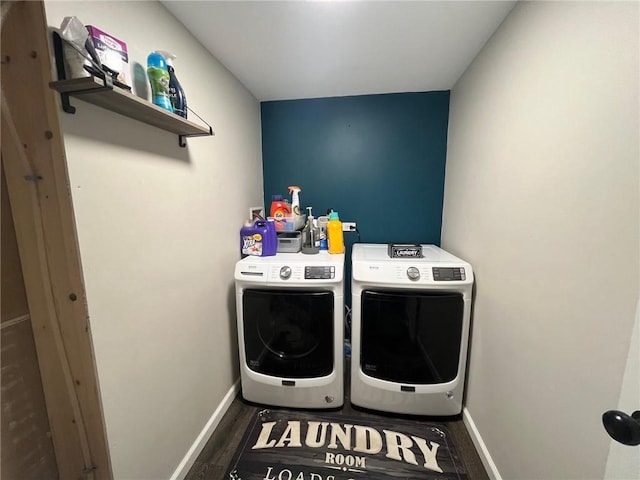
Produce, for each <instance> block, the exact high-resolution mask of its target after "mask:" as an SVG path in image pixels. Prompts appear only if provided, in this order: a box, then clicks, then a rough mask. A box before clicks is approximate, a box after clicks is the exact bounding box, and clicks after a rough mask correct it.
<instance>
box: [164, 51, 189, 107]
mask: <svg viewBox="0 0 640 480" xmlns="http://www.w3.org/2000/svg"><path fill="white" fill-rule="evenodd" d="M158 53H159V54H160V55H162V56H163V57H164V59H165V60H166V61H167V70H168V71H169V99H170V100H171V106H172V107H173V113H175V114H176V115H180V116H181V117H183V118H187V96H186V95H185V94H184V90H183V89H182V85H180V82H179V81H178V77H177V76H176V69H175V68H174V66H173V61H174V60H175V59H176V58H177V57H176V56H175V55H174V54H173V53H171V52H167V51H165V50H158Z"/></svg>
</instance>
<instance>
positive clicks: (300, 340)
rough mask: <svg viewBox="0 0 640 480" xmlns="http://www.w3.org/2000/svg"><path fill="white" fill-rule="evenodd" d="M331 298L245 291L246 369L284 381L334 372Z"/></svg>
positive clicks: (301, 292) (323, 293) (306, 293)
mask: <svg viewBox="0 0 640 480" xmlns="http://www.w3.org/2000/svg"><path fill="white" fill-rule="evenodd" d="M333 309H334V299H333V292H330V291H311V290H257V289H255V290H254V289H247V290H244V292H243V295H242V310H243V311H242V321H243V328H244V344H245V358H246V364H247V366H248V367H249V368H250V369H251V370H253V371H255V372H258V373H262V374H265V375H270V376H276V377H287V378H313V377H319V376H324V375H330V374H331V372H332V371H333V368H334V352H333V330H334V329H333V322H334V312H333Z"/></svg>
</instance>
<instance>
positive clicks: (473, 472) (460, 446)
mask: <svg viewBox="0 0 640 480" xmlns="http://www.w3.org/2000/svg"><path fill="white" fill-rule="evenodd" d="M345 368H346V371H349V370H348V365H345ZM347 376H348V375H347ZM345 383H346V385H345V387H346V388H345V404H344V406H343V407H342V408H341V409H340V410H329V411H328V412H330V413H331V414H332V415H346V416H350V417H365V418H385V419H386V422H387V423H389V419H393V418H398V419H402V420H405V421H406V420H410V421H414V422H417V423H434V422H437V423H442V425H444V426H445V427H446V428H447V429H448V430H449V432H450V434H451V436H452V437H453V441H454V444H455V446H456V448H457V450H458V453H459V455H460V458H461V459H462V461H463V463H464V465H465V468H466V471H467V475H468V478H469V480H489V476H488V475H487V472H486V470H485V469H484V466H483V465H482V461H481V460H480V457H479V456H478V452H477V451H476V449H475V447H474V445H473V443H472V441H471V438H470V437H469V433H468V431H467V429H466V427H465V425H464V423H463V421H462V417H461V416H460V415H459V416H456V417H417V416H405V415H397V414H387V413H383V412H373V411H368V410H363V409H360V408H358V407H354V406H352V405H351V403H350V401H349V398H348V397H349V396H348V393H349V388H348V383H349V382H348V379H347V381H345ZM263 408H265V406H264V405H256V404H253V403H250V402H247V401H246V400H244V399H243V398H242V396H241V395H238V396H237V397H236V398H235V399H234V401H233V403H232V404H231V407H229V410H228V411H227V412H226V414H225V415H224V417H223V418H222V420H221V422H220V424H219V425H218V428H217V429H216V430H215V432H214V433H213V435H212V436H211V438H210V439H209V441H208V442H207V444H206V445H205V447H204V449H203V450H202V452H201V453H200V455H199V456H198V458H197V460H196V462H195V463H194V465H193V467H192V468H191V470H190V471H189V473H188V475H187V477H186V480H222V479H224V474H225V472H226V470H227V467H228V466H229V464H230V463H231V460H232V459H233V455H234V454H235V453H236V450H237V449H238V446H239V444H240V441H241V440H242V436H243V435H244V432H245V430H246V428H247V427H248V425H249V422H250V420H251V418H252V416H253V414H254V412H256V411H257V410H260V409H263ZM268 408H271V409H276V408H277V407H268ZM289 410H291V409H289Z"/></svg>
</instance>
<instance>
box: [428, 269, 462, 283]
mask: <svg viewBox="0 0 640 480" xmlns="http://www.w3.org/2000/svg"><path fill="white" fill-rule="evenodd" d="M433 279H434V280H435V281H436V282H455V281H458V282H459V281H461V280H466V279H467V277H466V275H465V273H464V267H449V268H443V267H433Z"/></svg>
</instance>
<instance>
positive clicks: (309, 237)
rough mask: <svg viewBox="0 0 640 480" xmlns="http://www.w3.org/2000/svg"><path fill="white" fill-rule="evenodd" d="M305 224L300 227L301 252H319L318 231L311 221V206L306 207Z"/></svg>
mask: <svg viewBox="0 0 640 480" xmlns="http://www.w3.org/2000/svg"><path fill="white" fill-rule="evenodd" d="M307 210H309V215H307V224H306V225H305V226H304V228H303V229H302V253H306V254H315V253H318V252H320V231H319V230H318V227H316V226H315V225H314V223H313V215H311V207H307Z"/></svg>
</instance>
